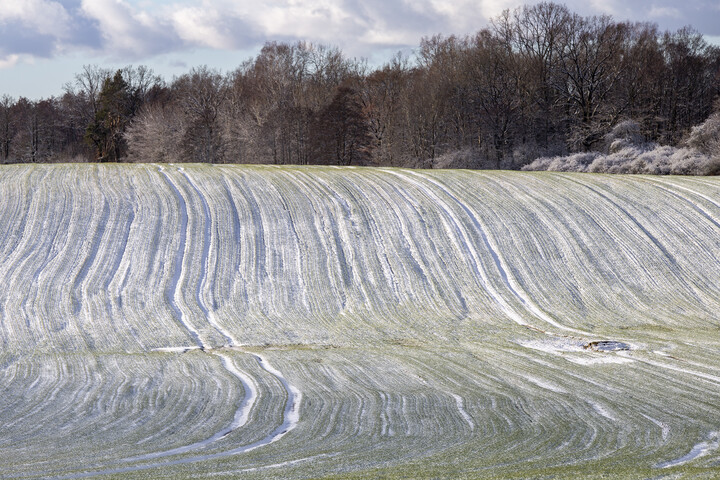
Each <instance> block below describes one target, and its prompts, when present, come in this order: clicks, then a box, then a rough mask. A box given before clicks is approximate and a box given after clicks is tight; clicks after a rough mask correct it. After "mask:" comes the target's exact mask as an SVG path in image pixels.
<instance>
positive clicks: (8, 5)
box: [0, 0, 72, 38]
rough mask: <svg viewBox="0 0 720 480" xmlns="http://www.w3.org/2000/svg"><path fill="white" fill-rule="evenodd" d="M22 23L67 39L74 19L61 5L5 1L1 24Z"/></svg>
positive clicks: (0, 11) (0, 12) (39, 0)
mask: <svg viewBox="0 0 720 480" xmlns="http://www.w3.org/2000/svg"><path fill="white" fill-rule="evenodd" d="M2 23H21V24H22V25H23V26H25V27H26V28H29V29H32V30H36V31H38V32H41V33H43V34H46V35H53V36H57V37H61V38H63V37H66V36H67V35H68V34H69V33H70V29H71V23H72V19H71V16H70V14H69V13H68V12H67V10H65V7H63V6H62V5H61V4H60V3H58V2H55V1H48V0H4V1H3V3H2V7H0V24H2Z"/></svg>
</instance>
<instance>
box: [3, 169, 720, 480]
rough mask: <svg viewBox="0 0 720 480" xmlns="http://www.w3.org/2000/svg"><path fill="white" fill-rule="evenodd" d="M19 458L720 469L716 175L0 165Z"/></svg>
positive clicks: (434, 470) (14, 469) (181, 474)
mask: <svg viewBox="0 0 720 480" xmlns="http://www.w3.org/2000/svg"><path fill="white" fill-rule="evenodd" d="M0 279H2V288H0V479H5V478H22V479H41V478H42V479H45V478H48V479H76V478H89V477H97V478H133V479H134V478H138V479H139V478H153V479H155V478H161V479H162V478H167V479H175V478H228V477H242V478H248V479H253V478H347V479H356V478H428V479H430V478H503V479H505V478H507V479H514V478H578V477H582V478H610V477H617V476H620V477H622V478H716V477H717V476H718V475H720V180H718V179H716V178H707V177H706V178H701V177H646V176H603V175H584V174H567V173H565V174H559V173H549V172H537V173H531V172H489V171H486V172H477V171H422V170H397V169H369V168H366V169H357V168H331V167H327V168H325V167H305V168H300V167H297V168H293V167H249V166H208V165H203V166H199V165H183V166H179V165H84V166H80V165H52V166H51V165H45V166H28V165H22V166H3V167H0Z"/></svg>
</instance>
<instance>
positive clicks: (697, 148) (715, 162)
mask: <svg viewBox="0 0 720 480" xmlns="http://www.w3.org/2000/svg"><path fill="white" fill-rule="evenodd" d="M605 142H606V145H607V153H606V154H601V153H598V152H590V153H577V154H575V155H569V156H566V157H549V158H538V159H537V160H535V161H534V162H532V163H531V164H529V165H527V166H525V167H524V168H523V170H552V171H557V172H593V173H643V174H654V175H716V174H720V113H717V114H714V115H713V116H711V117H710V118H708V120H706V121H705V122H704V123H703V124H702V125H699V126H697V127H695V128H693V130H692V133H691V134H690V136H689V137H688V139H687V141H686V145H688V147H690V148H687V147H683V148H676V147H671V146H663V145H657V144H655V143H648V142H646V141H645V139H644V138H643V136H642V134H641V133H640V125H639V124H638V123H637V122H635V121H633V120H627V121H624V122H621V123H619V124H617V125H616V126H615V127H614V128H613V129H612V131H611V132H610V133H609V134H608V135H606V136H605Z"/></svg>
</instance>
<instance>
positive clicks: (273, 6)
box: [0, 0, 720, 98]
mask: <svg viewBox="0 0 720 480" xmlns="http://www.w3.org/2000/svg"><path fill="white" fill-rule="evenodd" d="M524 3H535V2H534V1H532V0H530V1H525V2H523V1H513V0H2V6H1V7H0V95H2V94H9V95H11V96H13V97H19V96H26V97H29V98H40V97H49V96H51V95H58V94H60V93H61V92H62V85H63V84H65V83H66V82H71V81H72V80H73V77H74V75H75V73H77V72H79V71H80V70H81V69H82V66H83V65H85V64H95V65H99V66H101V67H105V68H112V69H114V68H120V67H123V66H125V65H131V64H132V65H141V64H142V65H147V66H149V67H150V68H152V69H153V70H154V71H155V72H156V73H158V74H160V75H163V76H164V77H166V78H167V79H168V80H169V79H171V78H172V77H173V76H174V75H180V74H182V73H184V72H187V71H188V70H189V69H190V68H191V67H193V66H199V65H208V66H210V67H212V68H217V69H219V70H222V71H229V70H233V69H235V68H236V67H237V66H238V65H239V64H240V63H241V62H242V61H243V60H245V59H247V58H250V57H252V56H253V55H255V54H256V53H257V52H258V51H259V49H260V47H261V46H262V44H263V43H264V42H266V41H271V40H276V41H295V40H308V41H312V42H316V43H324V44H330V45H335V46H338V47H340V48H341V49H342V50H343V52H345V54H346V55H348V56H351V57H353V56H354V57H365V58H368V59H369V60H370V62H371V63H373V64H380V63H382V62H383V61H385V60H387V59H389V58H390V57H391V56H392V54H393V53H395V52H397V51H399V50H405V51H409V50H410V49H412V48H413V47H415V46H417V45H418V43H419V41H420V39H421V37H423V36H427V35H433V34H436V33H443V34H466V33H472V32H475V31H477V30H479V29H480V28H482V27H484V26H486V25H487V24H488V19H489V18H492V17H494V16H495V15H497V14H498V13H500V12H501V11H502V10H503V9H505V8H511V9H512V8H514V7H516V6H519V5H522V4H524ZM558 3H562V2H558ZM564 3H565V4H566V5H567V6H568V7H569V8H570V9H571V10H572V11H575V12H577V13H580V14H582V15H594V14H610V15H612V16H613V17H614V18H615V19H616V20H632V21H651V22H655V23H657V24H658V25H659V26H660V28H661V29H663V30H665V29H669V30H675V29H677V28H680V27H682V26H684V25H692V26H694V27H695V28H696V29H697V30H698V31H700V32H701V33H703V34H704V35H706V38H707V39H708V40H710V41H712V42H713V43H718V44H720V1H718V0H712V1H704V0H685V1H683V2H677V1H668V0H569V1H567V2H564Z"/></svg>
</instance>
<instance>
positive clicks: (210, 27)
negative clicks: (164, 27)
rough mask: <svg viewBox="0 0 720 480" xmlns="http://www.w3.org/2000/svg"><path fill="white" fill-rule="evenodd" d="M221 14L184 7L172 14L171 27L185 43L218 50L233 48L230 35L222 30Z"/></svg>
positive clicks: (211, 10)
mask: <svg viewBox="0 0 720 480" xmlns="http://www.w3.org/2000/svg"><path fill="white" fill-rule="evenodd" d="M222 24H223V22H222V14H221V13H220V12H218V11H217V10H215V9H212V8H201V7H186V8H180V9H178V10H177V11H175V12H174V13H173V14H172V25H173V28H174V29H175V32H176V33H177V35H178V36H179V37H180V38H181V39H182V40H184V41H185V42H187V43H189V44H193V45H201V46H206V47H211V48H218V49H230V48H233V47H234V46H235V42H234V40H233V37H232V35H229V34H228V33H226V32H223V31H222V30H223V29H222Z"/></svg>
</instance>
